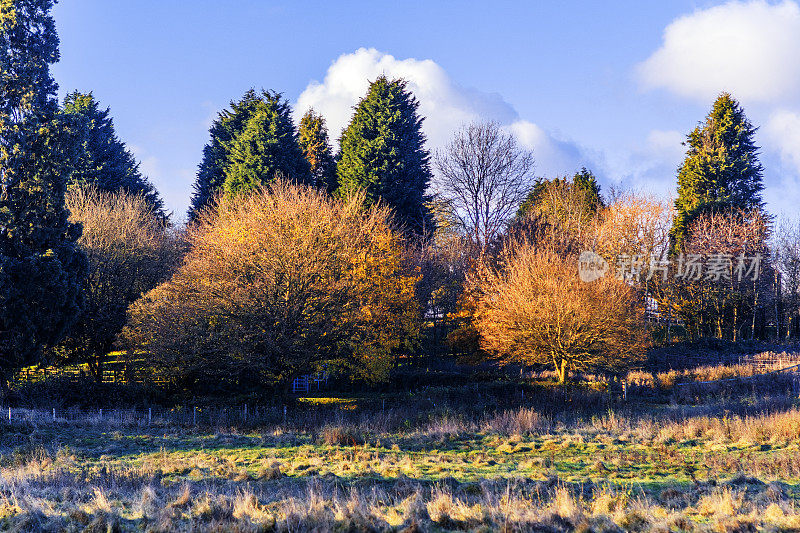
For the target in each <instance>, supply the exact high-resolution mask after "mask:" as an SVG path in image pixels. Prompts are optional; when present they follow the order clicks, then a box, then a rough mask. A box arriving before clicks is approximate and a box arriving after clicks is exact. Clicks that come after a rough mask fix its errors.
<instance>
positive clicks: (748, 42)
mask: <svg viewBox="0 0 800 533" xmlns="http://www.w3.org/2000/svg"><path fill="white" fill-rule="evenodd" d="M798 56H800V7H798V4H797V3H796V2H794V1H790V0H785V1H783V2H782V3H779V4H770V3H767V2H765V1H762V0H757V1H752V2H729V3H727V4H724V5H721V6H716V7H712V8H709V9H704V10H698V11H696V12H694V13H692V14H690V15H686V16H683V17H681V18H678V19H676V20H675V21H673V22H672V23H671V24H670V25H669V26H667V28H666V29H665V30H664V40H663V43H662V45H661V47H660V48H659V49H658V50H657V51H656V52H655V53H653V54H652V55H651V56H650V57H649V58H648V59H647V60H646V61H644V62H643V63H642V64H640V65H639V68H638V74H639V77H640V80H641V81H642V83H643V84H644V85H645V86H646V87H648V88H665V89H668V90H670V91H672V92H674V93H676V94H678V95H681V96H685V97H690V98H697V99H700V100H702V101H704V102H707V101H710V100H711V99H713V98H714V96H716V95H717V94H718V93H720V92H722V91H728V92H731V93H732V94H733V95H734V96H736V97H737V98H740V99H742V100H745V101H761V102H776V101H782V100H785V99H788V98H796V95H797V91H798V90H800V61H797V57H798Z"/></svg>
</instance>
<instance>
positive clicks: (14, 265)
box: [0, 0, 87, 388]
mask: <svg viewBox="0 0 800 533" xmlns="http://www.w3.org/2000/svg"><path fill="white" fill-rule="evenodd" d="M52 7H53V0H15V1H10V0H4V1H2V2H1V3H0V386H2V387H3V388H5V387H6V386H7V384H6V382H7V379H8V378H9V377H10V376H11V375H12V374H13V372H14V371H16V370H17V369H18V368H19V367H21V366H23V365H26V364H30V363H32V362H34V361H36V360H37V357H38V355H39V354H40V352H41V348H42V347H43V346H44V345H52V344H55V343H56V342H58V341H59V340H60V339H61V338H62V337H63V335H64V334H65V333H66V331H67V330H68V328H69V327H70V326H71V325H72V324H73V323H74V321H75V320H76V318H77V317H78V314H79V313H80V310H81V306H82V299H81V284H82V281H83V278H84V276H85V275H86V269H87V265H86V257H85V255H84V254H83V253H82V252H81V250H80V249H79V248H78V246H77V245H76V243H75V241H76V240H77V239H78V237H79V236H80V226H77V225H74V224H71V223H70V222H69V220H68V212H67V210H66V209H65V207H64V194H65V191H66V184H67V180H68V174H69V164H68V163H65V162H69V161H71V160H72V158H73V157H74V153H73V152H71V150H73V149H74V143H73V142H72V140H73V138H72V136H71V133H70V132H71V131H72V132H74V130H75V124H74V122H72V121H69V120H64V119H62V120H59V119H57V113H58V102H57V100H56V99H55V92H56V89H57V85H56V83H55V81H54V80H53V78H52V76H51V75H50V68H49V67H50V65H51V64H52V63H55V62H56V61H58V58H59V54H58V36H57V35H56V31H55V24H54V22H53V18H52V16H51V15H50V11H51V9H52Z"/></svg>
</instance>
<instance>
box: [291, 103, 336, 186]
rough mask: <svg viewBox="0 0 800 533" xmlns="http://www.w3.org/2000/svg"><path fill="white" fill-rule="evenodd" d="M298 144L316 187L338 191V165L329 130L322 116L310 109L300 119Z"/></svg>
mask: <svg viewBox="0 0 800 533" xmlns="http://www.w3.org/2000/svg"><path fill="white" fill-rule="evenodd" d="M298 142H299V143H300V148H301V149H302V150H303V155H305V158H306V161H308V164H309V166H310V167H311V176H312V177H313V179H314V185H316V186H317V187H320V188H323V189H326V190H328V191H331V192H333V191H335V190H336V163H335V161H334V159H333V150H332V149H331V143H330V141H329V140H328V128H327V127H325V119H324V118H322V115H319V114H317V113H315V112H314V110H313V109H309V110H308V111H307V112H306V114H305V115H303V118H301V119H300V128H299V130H298Z"/></svg>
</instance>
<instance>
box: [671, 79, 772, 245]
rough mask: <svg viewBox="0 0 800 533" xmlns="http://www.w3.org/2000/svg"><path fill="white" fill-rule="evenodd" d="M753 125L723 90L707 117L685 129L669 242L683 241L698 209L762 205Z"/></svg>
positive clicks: (712, 209) (760, 175) (715, 209)
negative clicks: (691, 127) (686, 133)
mask: <svg viewBox="0 0 800 533" xmlns="http://www.w3.org/2000/svg"><path fill="white" fill-rule="evenodd" d="M756 131H757V128H755V127H754V126H753V125H752V124H751V123H750V121H749V120H748V119H747V117H746V116H745V114H744V110H743V109H742V107H741V106H740V105H739V102H737V101H736V100H735V99H734V98H733V97H732V96H731V95H730V94H728V93H722V94H721V95H719V97H718V98H717V100H716V101H715V102H714V105H713V107H712V108H711V112H710V113H709V114H708V116H707V117H706V120H705V122H704V123H702V124H700V125H698V126H697V127H696V128H695V129H694V130H693V131H692V132H691V133H689V135H688V136H687V138H686V142H685V143H684V144H686V145H688V147H689V148H688V150H687V152H686V158H685V159H684V161H683V164H682V165H681V167H680V168H679V169H678V198H677V200H675V211H676V214H675V221H674V223H673V227H672V242H673V246H679V245H680V244H681V243H683V241H684V240H685V239H686V237H687V231H688V228H689V226H690V224H691V222H692V220H694V219H695V218H697V217H698V216H699V215H700V214H702V213H708V212H718V211H723V210H730V209H745V210H750V209H754V208H759V207H762V206H763V201H762V199H761V190H762V189H763V188H764V185H763V183H762V176H763V167H762V166H761V163H760V162H759V160H758V150H759V148H758V147H757V146H756V144H755V139H754V136H755V133H756Z"/></svg>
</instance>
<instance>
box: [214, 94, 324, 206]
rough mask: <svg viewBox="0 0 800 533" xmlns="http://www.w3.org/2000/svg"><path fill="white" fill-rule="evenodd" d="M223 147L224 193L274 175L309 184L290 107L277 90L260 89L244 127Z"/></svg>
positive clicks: (245, 188) (242, 189)
mask: <svg viewBox="0 0 800 533" xmlns="http://www.w3.org/2000/svg"><path fill="white" fill-rule="evenodd" d="M226 148H227V151H228V158H227V165H226V167H225V182H224V183H223V190H224V191H225V194H228V195H236V194H241V193H243V192H247V191H249V190H252V189H254V188H256V187H258V186H260V185H262V184H266V183H269V182H270V181H272V180H273V179H275V177H277V176H280V177H283V178H286V179H289V180H291V181H294V182H297V183H301V184H311V174H310V170H309V165H308V162H307V161H306V159H305V157H304V156H303V152H302V151H301V149H300V145H299V144H298V142H297V133H296V132H295V128H294V123H293V122H292V117H291V109H290V107H289V104H288V103H287V102H286V101H285V100H284V99H283V98H282V97H281V95H280V94H278V93H274V92H264V93H262V97H261V99H260V100H259V101H258V102H257V103H256V105H255V108H254V110H253V111H252V114H251V116H250V118H249V119H248V120H247V123H246V125H245V127H244V129H243V130H242V131H241V133H239V135H237V136H236V137H234V138H233V139H232V140H231V141H230V142H228V143H227V144H226Z"/></svg>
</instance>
